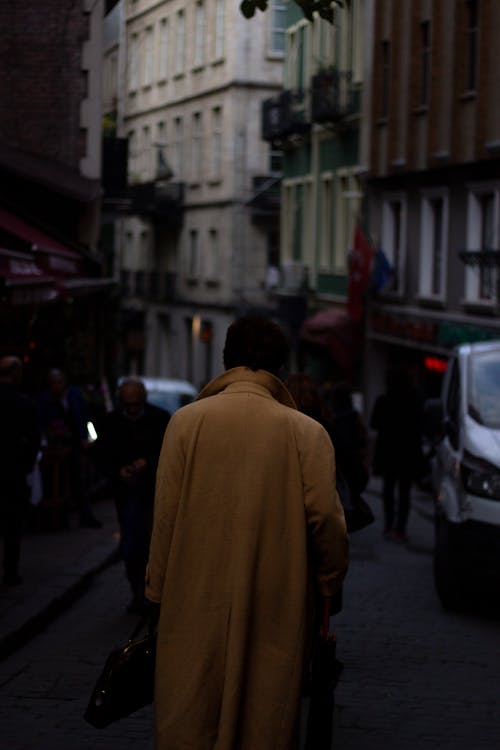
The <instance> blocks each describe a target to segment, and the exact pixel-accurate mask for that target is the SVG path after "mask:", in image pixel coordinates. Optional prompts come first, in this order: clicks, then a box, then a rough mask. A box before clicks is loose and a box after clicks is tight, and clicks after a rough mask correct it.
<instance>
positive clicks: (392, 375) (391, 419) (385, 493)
mask: <svg viewBox="0 0 500 750" xmlns="http://www.w3.org/2000/svg"><path fill="white" fill-rule="evenodd" d="M370 427H371V428H372V429H373V430H375V431H376V433H377V436H376V439H375V452H374V462H373V473H374V475H375V476H381V477H382V497H383V501H384V519H385V527H384V536H385V537H386V538H387V539H391V540H393V541H397V542H406V541H407V540H408V537H407V534H406V528H407V524H408V517H409V513H410V494H411V486H412V484H413V481H414V480H415V479H416V477H417V474H418V471H419V467H420V465H421V454H422V408H421V402H420V399H419V398H418V395H417V392H416V390H415V389H414V388H413V387H412V385H411V383H410V379H409V376H408V373H407V371H406V370H404V369H400V368H392V369H390V370H389V371H388V373H387V379H386V391H385V393H382V394H381V395H380V396H378V398H377V399H376V401H375V405H374V407H373V411H372V415H371V419H370Z"/></svg>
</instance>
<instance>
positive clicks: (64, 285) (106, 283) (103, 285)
mask: <svg viewBox="0 0 500 750" xmlns="http://www.w3.org/2000/svg"><path fill="white" fill-rule="evenodd" d="M115 283H117V282H116V281H115V279H112V278H110V277H107V278H100V279H94V278H91V277H89V276H78V277H77V278H75V279H64V280H63V281H61V282H59V283H58V285H57V288H58V290H59V292H60V294H61V295H63V296H66V297H79V296H81V295H83V294H91V293H93V292H100V291H102V290H103V289H109V287H110V286H112V285H113V284H115Z"/></svg>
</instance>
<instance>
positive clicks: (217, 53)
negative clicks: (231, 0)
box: [214, 0, 225, 60]
mask: <svg viewBox="0 0 500 750" xmlns="http://www.w3.org/2000/svg"><path fill="white" fill-rule="evenodd" d="M224 17H225V0H216V3H215V49H214V57H215V59H216V60H220V58H221V57H222V56H223V55H224Z"/></svg>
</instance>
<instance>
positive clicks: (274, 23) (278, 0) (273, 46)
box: [269, 0, 286, 57]
mask: <svg viewBox="0 0 500 750" xmlns="http://www.w3.org/2000/svg"><path fill="white" fill-rule="evenodd" d="M270 18H271V39H270V44H269V52H270V54H271V55H273V56H277V57H283V56H284V54H285V32H286V3H285V0H271V9H270Z"/></svg>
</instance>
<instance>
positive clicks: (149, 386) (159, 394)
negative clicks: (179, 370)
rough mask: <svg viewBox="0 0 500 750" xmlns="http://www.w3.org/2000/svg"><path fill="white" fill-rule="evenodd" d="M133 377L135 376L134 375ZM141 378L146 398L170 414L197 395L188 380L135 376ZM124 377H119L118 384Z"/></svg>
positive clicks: (196, 391)
mask: <svg viewBox="0 0 500 750" xmlns="http://www.w3.org/2000/svg"><path fill="white" fill-rule="evenodd" d="M134 377H135V376H134ZM137 377H138V379H139V380H142V382H143V383H144V385H145V387H146V391H147V394H148V395H147V400H148V402H149V403H150V404H154V406H159V407H160V408H162V409H166V410H167V411H168V412H170V414H173V413H174V411H177V409H179V408H180V407H181V406H185V405H186V404H189V403H190V402H191V401H194V399H195V398H196V396H197V395H198V390H197V389H196V388H195V386H194V385H193V384H192V383H190V382H189V381H188V380H176V379H175V378H150V377H147V376H142V375H139V376H137ZM124 379H125V378H120V379H119V381H118V385H120V384H121V383H122V382H123V380H124Z"/></svg>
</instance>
